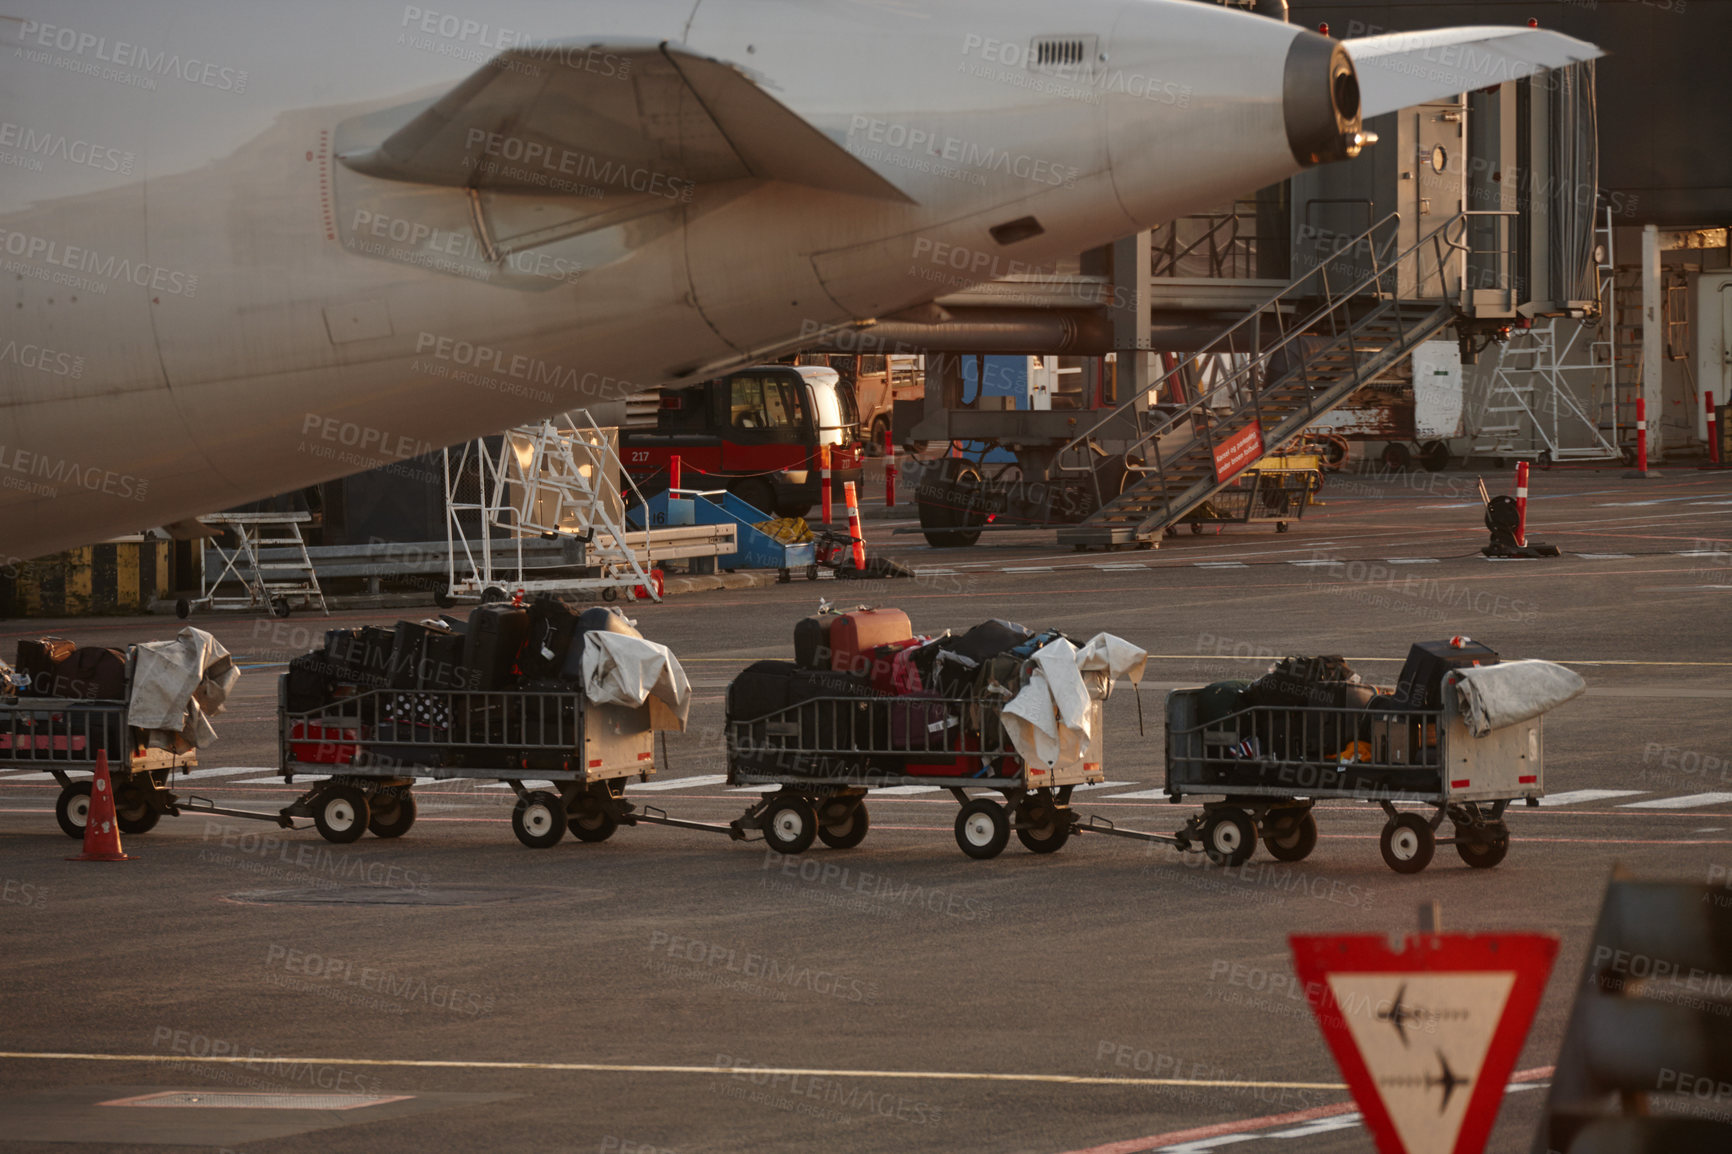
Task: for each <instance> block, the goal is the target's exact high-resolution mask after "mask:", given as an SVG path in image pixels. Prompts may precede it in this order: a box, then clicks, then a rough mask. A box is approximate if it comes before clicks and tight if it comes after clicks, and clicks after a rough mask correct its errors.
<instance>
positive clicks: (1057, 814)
mask: <svg viewBox="0 0 1732 1154" xmlns="http://www.w3.org/2000/svg"><path fill="white" fill-rule="evenodd" d="M1029 818H1032V819H1033V822H1034V824H1033V825H1031V826H1029V827H1027V828H1025V829H1019V830H1017V831H1016V840H1017V841H1020V842H1021V843H1022V844H1023V845H1024V846H1026V847H1027V848H1028V851H1029V852H1030V853H1057V852H1058V851H1059V850H1061V849H1063V848H1064V844H1065V842H1067V841H1069V840H1070V831H1071V814H1070V811H1069V810H1068V809H1059V808H1058V807H1057V806H1055V805H1051V804H1047V805H1042V806H1039V807H1036V808H1032V809H1030V810H1029V811H1028V812H1027V813H1026V814H1025V815H1024V819H1025V820H1027V819H1029Z"/></svg>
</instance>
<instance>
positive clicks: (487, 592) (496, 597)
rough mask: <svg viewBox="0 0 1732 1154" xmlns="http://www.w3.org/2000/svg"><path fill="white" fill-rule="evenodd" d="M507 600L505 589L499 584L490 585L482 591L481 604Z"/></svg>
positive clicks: (494, 603)
mask: <svg viewBox="0 0 1732 1154" xmlns="http://www.w3.org/2000/svg"><path fill="white" fill-rule="evenodd" d="M503 600H505V590H503V589H501V588H500V587H499V586H497V585H489V586H488V587H487V588H485V589H483V590H482V591H481V604H483V605H496V604H498V603H499V602H501V601H503Z"/></svg>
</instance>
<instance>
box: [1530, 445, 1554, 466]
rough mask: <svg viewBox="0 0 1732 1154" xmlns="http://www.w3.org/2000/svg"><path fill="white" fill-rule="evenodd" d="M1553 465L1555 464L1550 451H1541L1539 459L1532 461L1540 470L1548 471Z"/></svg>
mask: <svg viewBox="0 0 1732 1154" xmlns="http://www.w3.org/2000/svg"><path fill="white" fill-rule="evenodd" d="M1554 463H1555V462H1553V461H1552V451H1551V450H1550V449H1541V450H1540V455H1539V457H1538V458H1537V459H1536V460H1535V461H1534V464H1535V465H1537V466H1538V467H1539V468H1542V469H1549V468H1551V467H1552V465H1553V464H1554Z"/></svg>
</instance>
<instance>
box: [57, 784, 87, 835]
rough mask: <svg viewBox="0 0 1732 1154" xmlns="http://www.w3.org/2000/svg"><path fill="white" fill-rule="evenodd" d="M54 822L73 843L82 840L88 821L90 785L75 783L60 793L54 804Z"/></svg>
mask: <svg viewBox="0 0 1732 1154" xmlns="http://www.w3.org/2000/svg"><path fill="white" fill-rule="evenodd" d="M54 820H55V821H57V822H59V823H60V831H61V832H62V833H64V834H65V835H66V836H67V837H69V838H72V839H73V840H74V841H83V840H84V826H85V824H86V823H87V822H89V821H90V783H89V782H88V781H75V782H73V783H72V784H71V785H69V786H67V787H66V788H65V789H63V790H61V791H60V797H59V798H58V799H57V800H56V801H55V802H54Z"/></svg>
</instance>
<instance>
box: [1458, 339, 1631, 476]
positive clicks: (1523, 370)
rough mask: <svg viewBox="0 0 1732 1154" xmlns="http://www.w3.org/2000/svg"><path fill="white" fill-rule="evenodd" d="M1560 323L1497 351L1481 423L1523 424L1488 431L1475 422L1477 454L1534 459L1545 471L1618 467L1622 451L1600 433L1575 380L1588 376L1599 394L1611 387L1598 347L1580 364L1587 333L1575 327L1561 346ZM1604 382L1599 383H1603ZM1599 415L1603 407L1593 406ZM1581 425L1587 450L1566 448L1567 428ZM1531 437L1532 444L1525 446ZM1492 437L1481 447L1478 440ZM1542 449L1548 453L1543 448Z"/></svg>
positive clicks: (1591, 345)
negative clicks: (1581, 465) (1555, 466)
mask: <svg viewBox="0 0 1732 1154" xmlns="http://www.w3.org/2000/svg"><path fill="white" fill-rule="evenodd" d="M1558 324H1559V321H1558V318H1556V317H1553V318H1550V319H1548V320H1547V321H1546V322H1545V323H1544V324H1539V325H1535V326H1533V327H1532V328H1529V329H1524V330H1518V331H1517V332H1515V333H1513V334H1511V336H1510V338H1509V340H1508V341H1506V342H1504V344H1503V346H1502V347H1501V348H1500V349H1499V350H1498V360H1497V369H1496V370H1495V371H1494V372H1493V374H1492V383H1491V388H1490V389H1489V390H1488V391H1487V394H1486V400H1485V403H1484V404H1483V405H1482V406H1481V408H1480V411H1479V417H1480V421H1483V420H1485V419H1486V418H1491V419H1494V420H1501V419H1504V418H1508V417H1511V416H1515V415H1517V414H1520V416H1521V417H1525V418H1526V420H1525V422H1524V421H1523V420H1520V419H1518V420H1516V421H1515V422H1514V423H1512V424H1495V425H1486V424H1483V423H1478V422H1476V428H1475V430H1474V434H1475V438H1476V439H1475V443H1474V446H1473V451H1474V452H1475V453H1489V454H1492V455H1495V456H1499V457H1535V458H1537V459H1538V460H1539V462H1540V463H1541V464H1542V465H1545V464H1549V463H1551V462H1552V461H1615V460H1617V459H1618V455H1619V450H1618V447H1617V444H1616V442H1615V441H1612V440H1608V439H1607V438H1606V436H1605V435H1604V433H1602V432H1601V430H1600V427H1599V421H1598V420H1597V417H1596V416H1589V415H1588V410H1587V409H1586V408H1584V407H1583V405H1582V403H1581V398H1580V397H1579V395H1578V394H1577V392H1576V389H1575V388H1574V387H1572V386H1571V384H1570V378H1571V377H1572V376H1577V377H1580V376H1588V377H1589V378H1590V382H1591V383H1590V388H1591V389H1593V390H1594V391H1595V392H1600V391H1601V390H1602V389H1603V388H1604V387H1605V385H1606V384H1609V383H1610V378H1609V377H1607V375H1606V374H1607V369H1608V367H1609V366H1607V365H1605V364H1602V363H1599V361H1598V359H1597V355H1596V350H1595V349H1594V346H1595V345H1598V344H1600V343H1601V342H1600V341H1599V340H1598V339H1597V337H1596V338H1595V339H1593V340H1591V341H1590V343H1589V359H1588V360H1587V361H1575V360H1574V357H1573V354H1574V353H1575V349H1576V344H1577V342H1578V341H1580V340H1581V338H1582V336H1583V334H1584V333H1586V332H1587V331H1588V330H1587V329H1586V328H1585V327H1584V326H1581V325H1576V326H1574V327H1573V328H1572V329H1571V330H1570V332H1569V334H1568V336H1566V337H1565V338H1564V339H1563V340H1562V342H1561V343H1560V341H1559V338H1558ZM1602 377H1605V378H1606V380H1605V382H1604V383H1603V384H1602V383H1599V378H1602ZM1602 395H1603V393H1602ZM1591 404H1592V406H1593V407H1594V408H1595V409H1596V411H1597V410H1598V409H1600V408H1603V402H1602V401H1599V400H1598V399H1596V400H1595V401H1594V402H1591ZM1576 423H1579V424H1580V425H1581V426H1582V427H1583V428H1584V429H1586V430H1587V432H1588V434H1589V435H1590V437H1591V438H1592V440H1591V442H1590V443H1589V444H1586V445H1575V446H1566V445H1564V444H1563V433H1564V429H1565V427H1566V425H1569V424H1576ZM1524 432H1526V433H1528V434H1529V435H1528V436H1527V437H1526V440H1527V442H1528V443H1527V444H1526V445H1520V444H1517V441H1519V440H1521V439H1523V438H1522V434H1523V433H1524ZM1485 437H1489V438H1490V439H1489V440H1484V441H1481V440H1480V439H1479V438H1485ZM1541 446H1543V447H1541Z"/></svg>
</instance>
